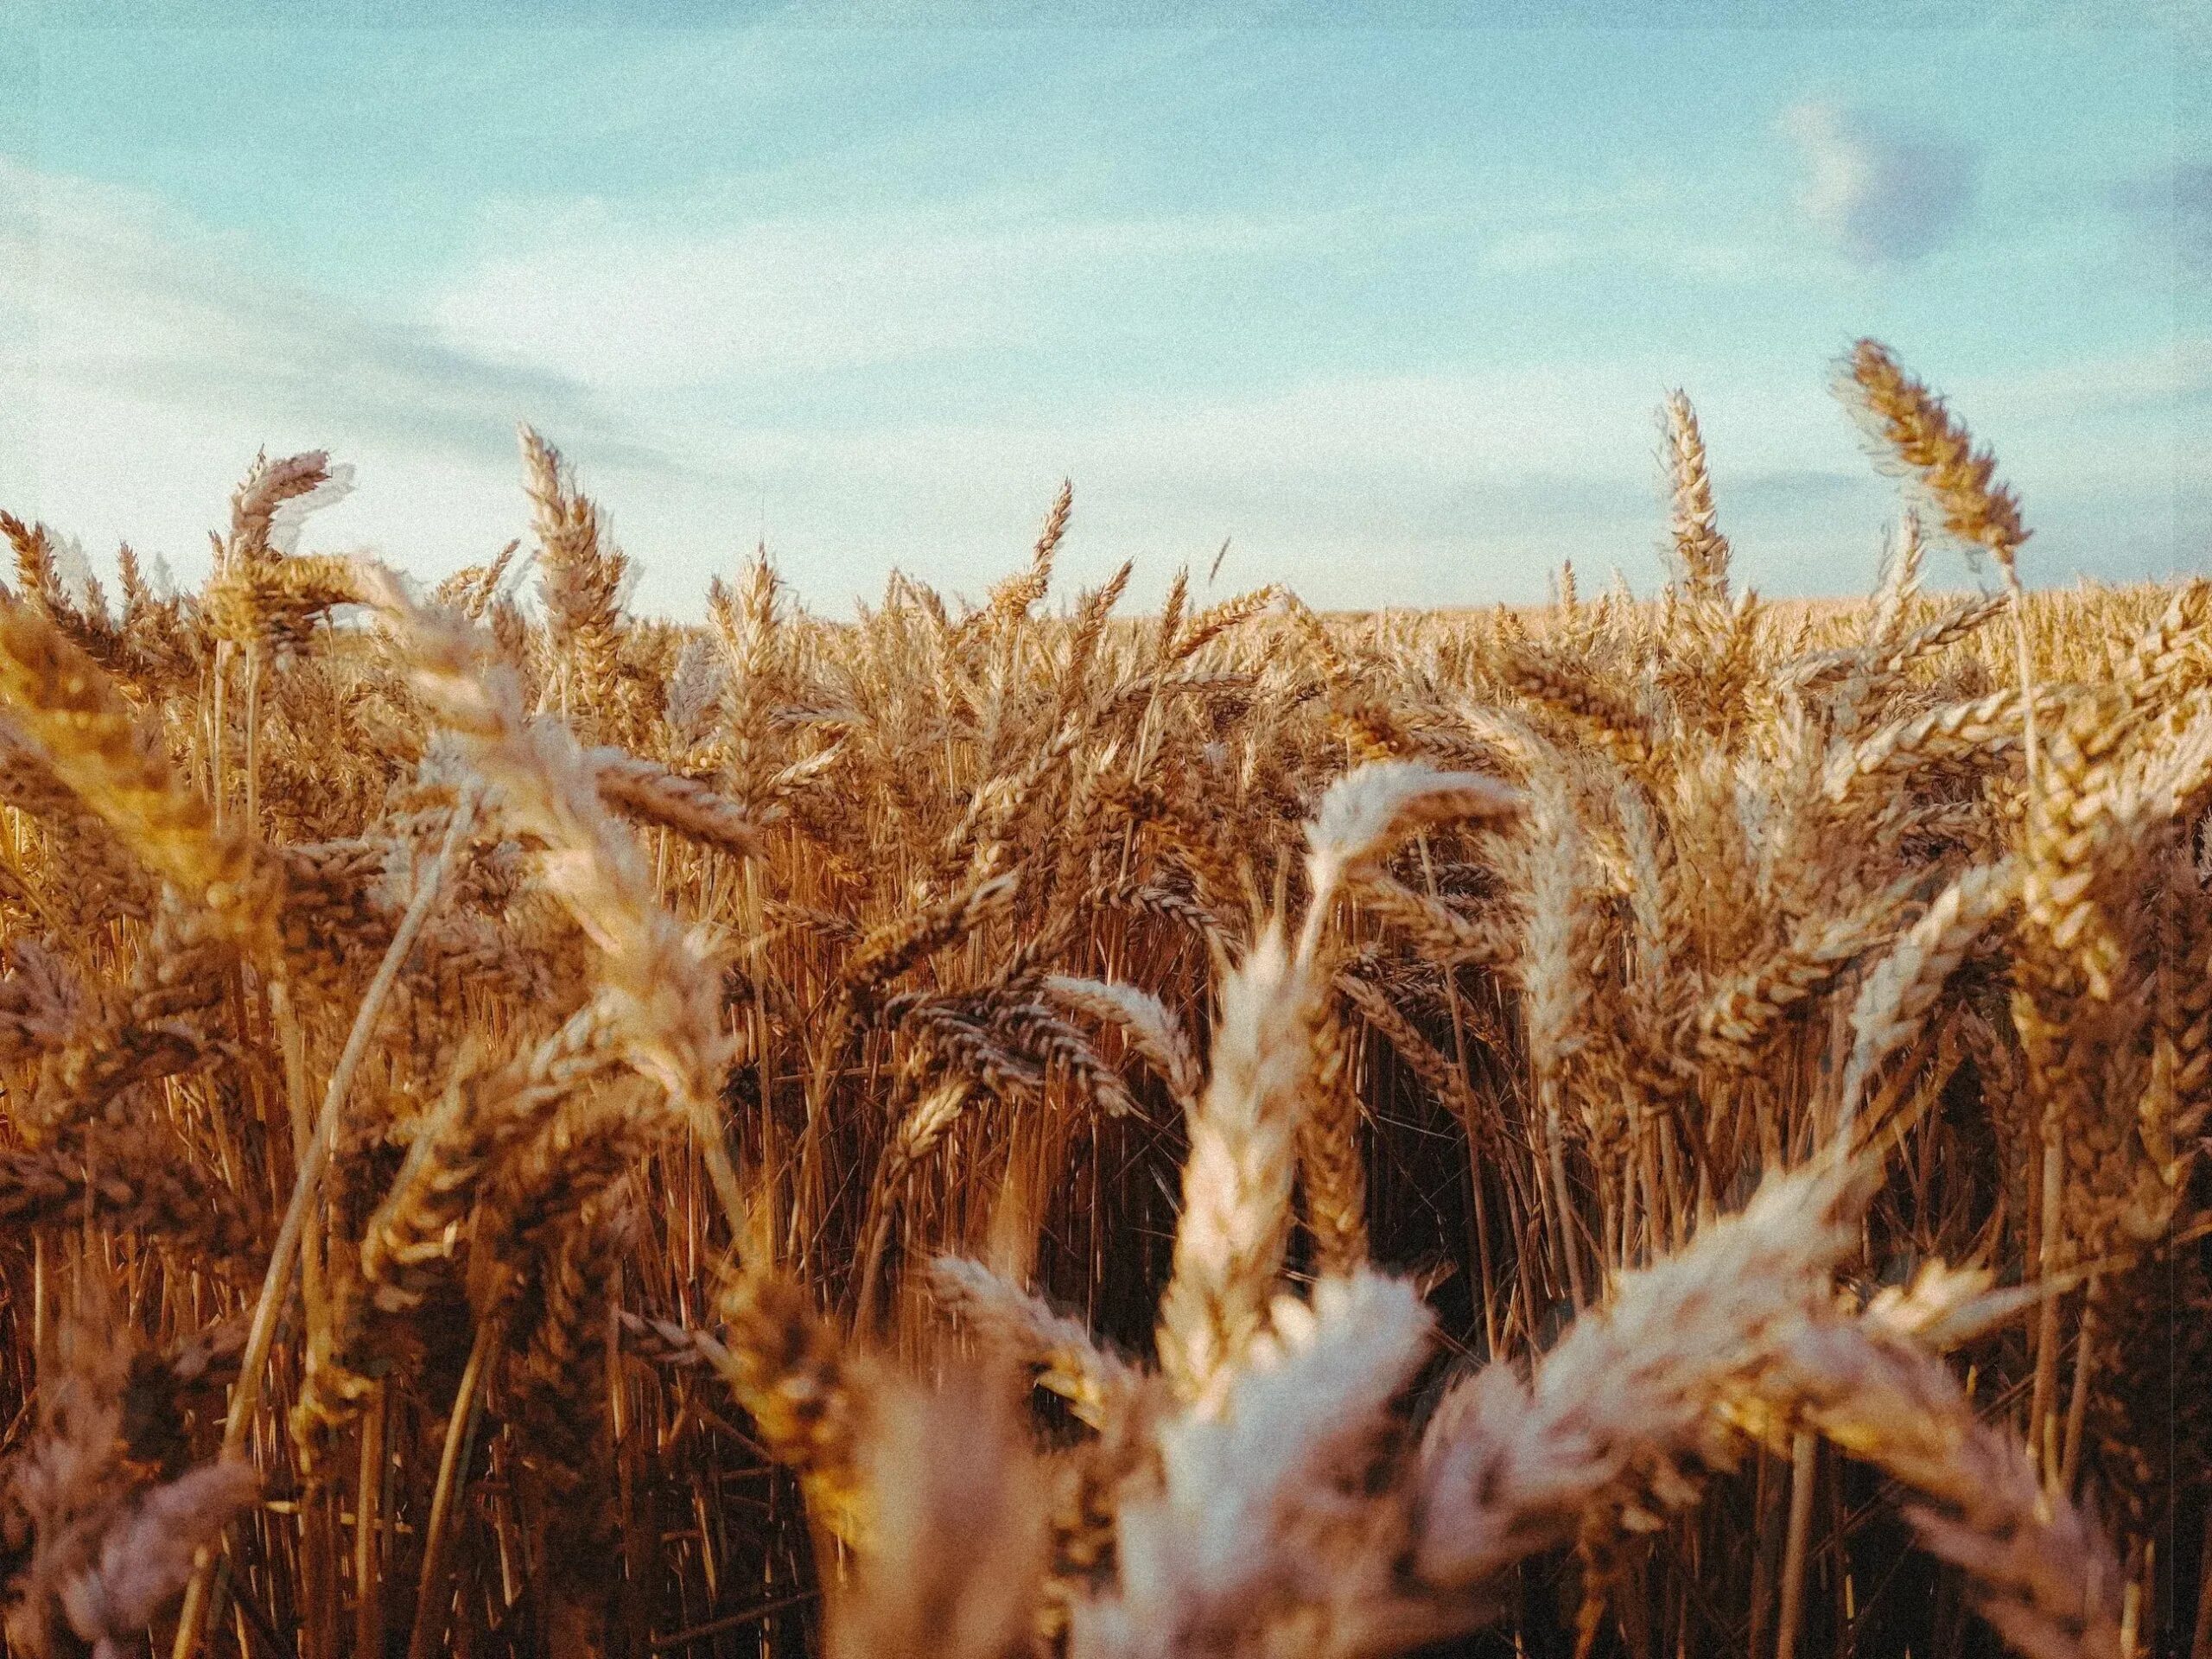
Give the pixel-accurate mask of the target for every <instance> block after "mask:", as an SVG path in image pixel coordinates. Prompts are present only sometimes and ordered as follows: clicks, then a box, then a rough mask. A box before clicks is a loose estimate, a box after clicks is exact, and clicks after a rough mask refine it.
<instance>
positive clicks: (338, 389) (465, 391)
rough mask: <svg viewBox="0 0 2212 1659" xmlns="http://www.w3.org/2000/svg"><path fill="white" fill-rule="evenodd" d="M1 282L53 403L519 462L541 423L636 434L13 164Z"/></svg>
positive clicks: (119, 195)
mask: <svg viewBox="0 0 2212 1659" xmlns="http://www.w3.org/2000/svg"><path fill="white" fill-rule="evenodd" d="M0 273H4V276H5V278H6V282H7V287H8V289H9V292H10V295H11V296H13V303H14V304H16V306H18V307H19V308H21V309H22V316H21V318H20V320H19V325H18V327H19V329H20V330H21V332H20V333H19V334H18V336H17V347H16V349H17V351H18V352H19V353H24V354H27V355H26V360H23V361H20V362H16V363H11V364H10V365H9V367H10V372H12V373H16V374H21V375H30V376H35V378H36V383H37V384H36V391H37V394H38V395H39V396H40V397H42V398H46V399H53V398H56V397H67V396H69V395H70V394H72V393H73V392H79V391H81V392H87V393H91V392H97V393H100V394H104V395H105V396H107V397H120V398H124V399H128V400H131V401H143V402H146V403H151V404H168V405H171V406H174V407H177V408H183V409H192V410H200V409H205V408H207V407H209V406H211V405H221V404H232V405H233V406H237V407H239V408H243V409H250V410H255V411H257V412H258V413H260V414H262V415H263V416H265V417H270V418H275V419H281V420H283V421H287V422H292V421H298V422H307V423H317V424H322V425H326V426H329V427H332V428H335V429H339V430H340V431H343V432H345V433H346V434H349V435H355V436H357V437H360V438H365V439H368V440H371V441H373V442H377V443H378V444H380V445H381V444H393V445H399V446H405V447H412V448H422V449H426V450H433V451H436V452H439V453H442V454H450V453H452V452H454V451H456V450H458V451H461V452H462V453H465V454H473V455H484V454H490V453H493V452H496V453H498V454H501V455H502V456H504V455H505V454H508V453H510V444H511V437H512V424H513V421H514V419H515V417H516V416H517V415H518V414H519V413H521V412H523V411H524V410H537V411H541V412H542V415H543V418H546V419H549V420H559V421H561V422H562V423H564V424H568V425H570V426H571V427H572V428H574V429H578V430H580V431H588V432H590V433H591V434H592V435H594V436H596V437H598V438H599V439H601V441H603V442H620V434H619V433H618V432H617V431H616V430H615V429H613V427H612V426H611V425H610V424H609V423H608V422H607V418H606V417H605V416H604V414H603V413H602V412H601V410H599V409H598V408H596V407H595V405H594V400H593V397H592V394H591V393H590V392H589V391H587V390H586V388H585V387H584V386H583V385H582V384H581V383H579V382H577V381H575V380H574V379H572V378H569V377H566V376H563V375H561V374H559V373H558V372H552V371H549V370H546V369H544V368H542V367H538V366H534V365H512V364H506V363H497V362H493V361H492V360H490V359H486V358H483V357H479V356H474V355H472V354H470V353H467V351H465V350H462V349H460V348H457V347H455V346H453V345H451V344H450V343H448V342H446V341H443V340H440V339H438V338H436V337H435V334H433V333H432V332H431V331H430V330H429V329H428V328H427V327H423V326H422V325H420V324H418V323H416V322H413V321H408V320H406V319H404V318H391V317H381V316H377V315H371V314H369V313H366V312H364V311H361V310H359V309H357V308H353V307H351V306H348V305H346V303H344V302H340V301H339V300H336V299H334V297H332V296H329V295H327V294H319V293H315V292H312V291H310V290H308V289H301V288H297V287H294V286H290V285H288V284H286V283H282V282H279V281H277V280H274V279H272V278H270V277H269V276H267V275H265V274H264V271H263V270H262V269H261V268H259V266H258V264H257V261H256V260H255V259H254V257H253V254H252V250H251V249H250V248H247V247H245V246H242V245H238V244H236V243H234V242H232V241H231V240H229V239H227V238H221V237H219V236H215V235H213V234H211V233H209V232H205V231H203V230H201V229H200V228H199V227H197V226H193V225H191V224H189V223H188V222H185V221H183V220H181V219H178V218H176V217H175V215H173V214H171V213H168V212H166V211H165V210H164V209H163V208H162V207H161V205H160V204H158V203H156V202H154V201H152V200H148V199H146V198H145V197H143V196H141V195H137V194H134V193H131V192H128V191H124V190H119V189H116V188H109V187H105V186H100V185H97V184H94V183H92V182H90V181H86V180H82V179H75V178H67V177H56V176H50V175H41V174H40V173H38V172H35V171H34V170H32V169H31V168H28V167H26V166H24V165H23V164H22V163H21V162H16V161H14V160H11V159H9V158H7V157H5V156H0ZM632 458H633V459H642V457H641V456H638V457H632Z"/></svg>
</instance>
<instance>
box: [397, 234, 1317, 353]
mask: <svg viewBox="0 0 2212 1659" xmlns="http://www.w3.org/2000/svg"><path fill="white" fill-rule="evenodd" d="M701 217H702V218H703V219H707V220H708V221H709V227H708V228H703V229H702V228H700V226H698V224H697V223H696V222H694V223H692V224H690V225H684V226H666V225H656V224H652V223H648V222H641V221H640V220H639V219H636V218H634V217H631V216H626V215H624V214H623V213H619V212H617V211H615V210H613V209H612V208H610V207H607V206H606V205H605V204H585V205H582V206H579V207H574V208H571V209H569V210H568V211H567V212H564V213H559V214H556V215H555V216H553V217H552V218H551V219H550V221H547V220H543V219H540V220H538V221H537V222H532V223H530V224H526V225H513V226H508V227H506V232H507V233H505V234H503V235H502V236H501V238H500V243H499V248H498V251H495V252H493V253H492V254H491V255H489V256H488V257H486V258H485V259H483V260H482V261H481V262H480V264H477V265H476V266H475V268H474V270H471V271H469V272H468V273H467V275H466V276H464V277H462V278H461V280H460V281H459V282H457V283H454V285H453V286H452V287H451V288H450V289H448V291H447V292H446V293H445V294H444V295H443V296H441V297H440V298H439V300H438V301H437V302H435V307H434V315H435V320H436V322H437V324H438V326H439V328H440V332H441V336H442V338H443V339H445V340H448V341H449V342H451V343H452V344H453V346H454V347H455V349H457V350H461V351H463V352H466V353H469V354H471V355H472V356H483V357H486V358H490V359H495V360H497V361H500V362H504V363H512V364H516V365H527V366H530V367H533V368H536V369H537V370H540V371H542V372H547V373H550V374H555V375H561V376H566V377H570V378H574V379H575V380H578V381H581V382H585V383H588V384H590V385H600V386H633V387H669V386H692V385H709V384H712V383H714V382H715V381H719V380H728V379H732V378H743V377H751V376H764V375H787V374H804V373H818V372H825V371H834V370H839V369H847V368H856V367H866V366H870V365H880V364H886V363H898V362H904V361H912V360H916V359H944V358H948V357H955V356H958V355H961V354H963V353H969V352H974V351H976V350H979V349H989V348H992V347H994V346H997V345H1001V344H1004V343H1006V342H1008V341H1011V340H1019V339H1020V338H1022V337H1024V336H1025V335H1026V334H1029V333H1030V332H1032V331H1033V330H1034V329H1036V328H1037V327H1039V326H1040V325H1046V326H1055V327H1065V325H1066V324H1067V322H1068V321H1069V320H1070V317H1071V313H1074V314H1079V313H1080V311H1081V309H1082V307H1083V303H1084V296H1085V295H1093V296H1101V298H1102V299H1103V301H1104V302H1109V303H1110V302H1112V301H1113V300H1115V299H1116V298H1120V297H1123V296H1126V294H1127V292H1128V289H1129V288H1130V287H1131V285H1132V283H1138V282H1141V281H1144V280H1147V274H1149V277H1151V278H1153V279H1156V278H1157V277H1159V275H1160V272H1161V271H1162V270H1163V268H1175V267H1180V268H1185V269H1187V268H1189V267H1191V266H1192V265H1193V264H1205V263H1206V262H1213V261H1220V260H1224V259H1234V258H1236V257H1243V256H1250V255H1255V254H1263V253H1266V252H1268V251H1271V250H1280V249H1282V248H1285V247H1289V246H1294V245H1295V244H1296V242H1297V240H1298V238H1300V236H1301V234H1306V233H1309V232H1310V231H1311V228H1312V227H1311V226H1306V225H1302V224H1300V223H1299V222H1295V221H1291V220H1287V219H1280V220H1268V219H1255V218H1246V217H1241V216H1210V217H1202V218H1172V217H1170V218H1156V219H1129V218H1116V219H1096V218H1091V219H1066V218H1058V219H1056V218H1051V217H1042V216H1038V215H1035V214H1033V213H1023V212H1021V211H1020V209H1019V207H1018V206H1015V205H1009V204H995V203H992V202H988V201H977V200H963V201H962V202H960V203H958V204H957V207H954V208H950V209H948V208H937V209H925V208H912V209H904V210H889V211H849V212H846V213H840V214H837V215H835V216H824V217H820V218H813V219H801V218H791V217H776V218H768V219H752V220H750V222H747V219H746V217H745V216H744V215H743V214H742V213H739V212H736V211H729V212H724V213H715V212H712V211H711V210H709V211H707V212H704V213H702V214H701ZM732 221H735V222H734V223H733V222H732Z"/></svg>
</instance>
